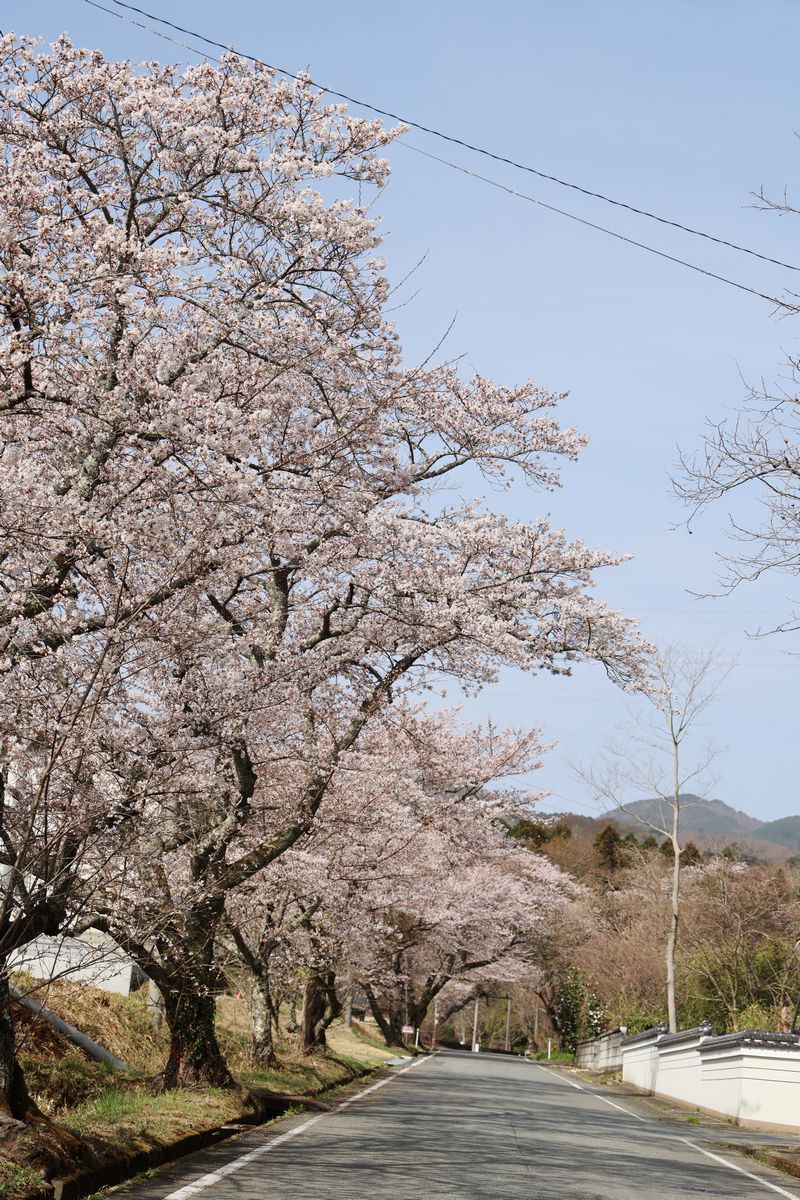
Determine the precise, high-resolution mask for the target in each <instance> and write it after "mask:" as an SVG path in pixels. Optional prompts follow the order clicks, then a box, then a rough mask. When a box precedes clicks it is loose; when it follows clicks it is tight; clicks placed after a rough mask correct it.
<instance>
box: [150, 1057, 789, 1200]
mask: <svg viewBox="0 0 800 1200" xmlns="http://www.w3.org/2000/svg"><path fill="white" fill-rule="evenodd" d="M526 1061H527V1062H528V1063H529V1064H530V1066H532V1067H538V1068H539V1070H540V1071H544V1073H545V1074H546V1075H549V1076H550V1077H551V1078H553V1077H555V1078H556V1079H560V1080H562V1081H563V1082H564V1083H568V1084H570V1085H571V1086H572V1087H574V1088H577V1089H578V1091H579V1092H585V1093H586V1095H587V1096H593V1097H594V1099H595V1100H602V1101H603V1103H604V1104H610V1105H611V1107H612V1108H616V1109H618V1110H619V1111H620V1112H621V1113H625V1116H626V1117H634V1118H635V1119H636V1120H637V1121H647V1120H648V1118H647V1117H640V1116H639V1114H638V1113H632V1112H630V1111H629V1110H628V1109H627V1108H623V1107H622V1105H621V1104H615V1103H614V1101H613V1100H609V1099H608V1098H607V1097H606V1096H601V1095H600V1094H599V1092H593V1091H591V1090H590V1089H589V1088H586V1087H583V1086H582V1084H580V1083H576V1082H575V1080H574V1079H567V1078H566V1077H565V1076H564V1075H561V1074H559V1073H557V1072H555V1071H552V1070H549V1069H548V1068H547V1067H543V1066H542V1065H541V1063H532V1062H530V1059H528V1060H526ZM653 1132H654V1131H653ZM656 1136H657V1137H669V1138H670V1140H672V1138H673V1137H675V1135H672V1136H670V1135H668V1134H656ZM676 1140H678V1141H681V1142H685V1143H686V1145H687V1146H691V1147H692V1149H693V1150H698V1151H699V1152H700V1153H701V1154H704V1155H705V1156H706V1158H712V1159H713V1160H714V1162H717V1163H719V1164H720V1165H721V1166H723V1167H728V1169H729V1170H731V1171H737V1172H738V1174H739V1175H746V1176H747V1178H748V1179H752V1180H753V1181H754V1182H755V1183H760V1184H761V1186H762V1187H764V1188H768V1189H769V1191H771V1192H776V1193H777V1194H778V1195H779V1196H786V1197H787V1200H800V1196H798V1194H797V1192H787V1190H786V1188H782V1187H778V1185H777V1184H776V1183H770V1181H769V1180H768V1179H763V1178H762V1177H761V1176H760V1175H754V1174H753V1172H752V1171H746V1170H745V1169H744V1167H740V1166H738V1165H737V1164H736V1163H733V1162H730V1160H729V1159H727V1158H721V1157H720V1155H719V1154H712V1152H711V1151H710V1150H704V1149H703V1147H702V1146H698V1144H697V1142H693V1141H691V1140H690V1139H689V1138H685V1137H680V1135H678V1136H677V1139H676ZM168 1200H169V1198H168Z"/></svg>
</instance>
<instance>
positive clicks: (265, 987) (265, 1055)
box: [250, 975, 275, 1067]
mask: <svg viewBox="0 0 800 1200" xmlns="http://www.w3.org/2000/svg"><path fill="white" fill-rule="evenodd" d="M272 1022H273V1007H272V997H271V995H270V987H269V979H268V978H261V977H259V976H255V975H254V976H252V977H251V980H250V1035H251V1036H250V1052H251V1055H252V1059H253V1062H254V1063H255V1064H256V1065H258V1066H260V1067H272V1066H274V1065H275V1043H274V1041H273V1036H272Z"/></svg>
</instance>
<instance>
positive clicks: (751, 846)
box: [553, 793, 800, 862]
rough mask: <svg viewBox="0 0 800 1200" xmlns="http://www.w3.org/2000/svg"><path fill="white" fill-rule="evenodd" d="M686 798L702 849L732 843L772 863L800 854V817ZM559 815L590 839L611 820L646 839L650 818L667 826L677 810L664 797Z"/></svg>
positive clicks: (684, 814) (686, 823) (686, 820)
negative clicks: (760, 814) (765, 816)
mask: <svg viewBox="0 0 800 1200" xmlns="http://www.w3.org/2000/svg"><path fill="white" fill-rule="evenodd" d="M681 799H682V801H683V807H682V809H681V827H682V829H683V832H684V834H685V835H686V837H687V838H688V839H689V840H691V841H693V842H695V844H696V845H697V846H698V848H699V849H700V850H702V851H709V850H710V851H714V852H716V851H719V850H722V849H723V848H724V847H725V846H731V845H732V846H737V847H739V848H740V849H742V850H744V851H748V852H750V853H751V854H754V855H755V856H756V857H757V858H759V859H762V860H765V861H767V862H784V861H786V859H788V858H791V857H792V856H794V855H797V854H800V815H798V816H789V817H780V818H778V819H777V820H774V821H759V820H758V818H757V817H751V816H750V815H749V814H748V813H745V812H742V811H741V810H739V809H736V808H732V807H731V805H729V804H725V802H724V801H722V800H704V799H702V798H701V797H699V796H696V795H693V794H692V793H687V794H686V795H684V796H682V798H681ZM553 816H554V817H555V814H553ZM637 818H639V819H637ZM557 819H560V820H562V821H565V822H566V823H567V824H569V825H570V827H571V828H572V829H573V830H575V831H576V832H577V831H580V832H581V833H582V834H583V836H584V837H589V838H592V837H594V835H595V834H596V833H598V832H599V831H600V830H601V829H602V828H603V826H604V825H607V824H608V823H609V821H610V822H613V824H615V825H616V826H617V827H618V828H619V829H620V830H622V831H624V832H627V831H629V830H633V832H635V833H636V834H637V836H639V837H642V836H646V835H647V833H648V832H650V831H649V830H648V828H647V826H646V825H645V824H643V822H645V821H650V822H651V823H652V824H654V825H659V824H660V825H661V827H662V828H664V829H666V828H667V827H668V825H669V822H670V820H671V810H670V807H669V805H667V804H663V803H662V802H661V801H659V800H636V801H633V802H632V803H631V804H629V805H627V806H626V809H625V810H623V809H616V808H615V809H610V810H609V811H607V812H604V813H601V814H600V815H599V816H596V817H588V816H585V815H583V814H577V813H559V814H558V818H557Z"/></svg>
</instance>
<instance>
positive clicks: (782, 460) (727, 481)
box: [673, 191, 800, 633]
mask: <svg viewBox="0 0 800 1200" xmlns="http://www.w3.org/2000/svg"><path fill="white" fill-rule="evenodd" d="M756 201H757V203H756V207H758V208H762V209H765V210H767V211H772V212H779V213H784V214H790V215H794V216H796V215H798V214H800V209H798V208H797V207H795V206H793V205H792V204H790V203H789V201H788V199H787V197H786V195H784V196H783V197H782V198H781V199H780V200H772V199H770V198H769V196H767V195H766V194H765V193H764V192H763V191H761V192H759V194H758V196H757V197H756ZM792 299H794V297H792ZM785 368H786V372H785V375H784V379H783V380H782V381H781V382H780V383H778V384H776V385H773V386H768V385H766V384H765V383H763V382H759V383H758V384H757V385H756V386H752V385H751V386H748V387H747V392H746V395H745V398H744V402H743V403H742V404H741V406H740V407H738V408H737V409H735V410H734V411H733V412H732V413H731V415H730V416H728V417H726V418H724V419H723V420H709V421H708V423H707V428H706V434H705V437H704V439H703V444H702V446H701V448H700V449H699V450H698V451H696V452H695V453H691V454H682V455H681V458H680V464H679V466H680V470H679V473H678V475H677V476H676V478H675V479H674V481H673V486H674V489H675V491H676V493H677V494H678V496H680V497H681V499H682V500H684V502H685V503H686V504H687V506H688V507H689V509H690V510H691V512H690V516H689V522H688V523H691V521H692V520H693V519H694V518H695V517H697V516H698V515H699V514H700V513H702V512H703V511H704V510H705V509H706V508H708V507H709V506H710V505H711V504H712V503H715V502H717V501H721V502H723V503H724V504H725V505H727V506H728V520H729V529H728V533H729V537H730V540H731V542H732V543H733V545H732V547H731V549H730V550H729V551H728V552H727V553H724V554H723V555H722V560H723V562H724V563H725V568H726V569H725V572H724V574H723V575H722V578H721V581H720V582H721V584H722V586H723V587H724V588H725V590H726V591H730V590H732V589H733V588H735V587H737V586H738V585H739V584H740V583H744V582H753V581H755V580H757V579H759V578H760V577H761V575H762V574H763V573H764V572H775V571H777V572H780V573H781V574H784V575H789V576H791V577H797V576H798V575H800V394H798V383H799V382H800V356H798V355H797V354H796V353H794V354H787V356H786V359H785ZM797 630H800V609H798V607H797V602H796V601H790V608H789V610H788V612H787V613H786V615H785V617H784V618H783V620H782V621H780V622H779V623H778V624H777V625H776V626H774V627H773V628H771V629H767V630H764V631H761V630H759V632H768V633H775V632H796V631H797Z"/></svg>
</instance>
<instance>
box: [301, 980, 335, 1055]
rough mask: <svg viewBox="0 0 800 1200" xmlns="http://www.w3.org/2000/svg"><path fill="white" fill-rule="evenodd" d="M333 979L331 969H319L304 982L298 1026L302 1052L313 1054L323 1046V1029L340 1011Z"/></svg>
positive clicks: (324, 1029) (324, 1038) (325, 1028)
mask: <svg viewBox="0 0 800 1200" xmlns="http://www.w3.org/2000/svg"><path fill="white" fill-rule="evenodd" d="M335 981H336V976H335V975H334V973H333V971H321V972H315V973H314V974H312V975H310V976H309V978H308V980H307V982H306V987H305V995H304V1000H303V1023H302V1026H301V1028H300V1049H301V1050H302V1052H303V1054H313V1053H314V1051H315V1050H321V1049H323V1048H324V1046H325V1044H326V1037H325V1031H326V1030H327V1028H328V1026H329V1025H330V1024H331V1022H332V1021H333V1020H334V1019H335V1018H336V1017H338V1016H339V1014H340V1013H341V1011H342V1005H341V1002H340V1000H339V998H338V996H337V995H336V987H335Z"/></svg>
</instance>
